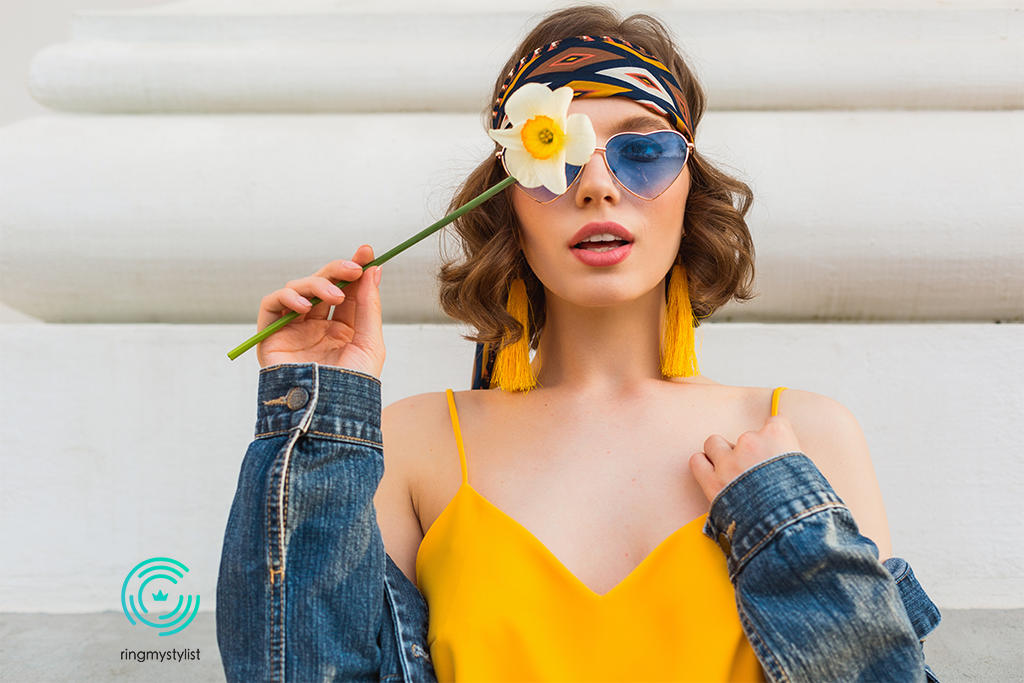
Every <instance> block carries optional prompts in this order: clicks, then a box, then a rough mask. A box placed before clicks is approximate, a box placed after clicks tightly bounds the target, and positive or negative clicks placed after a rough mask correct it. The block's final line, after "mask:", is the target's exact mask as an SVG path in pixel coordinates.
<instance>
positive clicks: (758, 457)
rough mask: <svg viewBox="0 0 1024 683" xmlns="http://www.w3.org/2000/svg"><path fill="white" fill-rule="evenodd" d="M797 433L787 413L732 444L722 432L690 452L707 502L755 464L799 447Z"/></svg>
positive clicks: (691, 469) (695, 474)
mask: <svg viewBox="0 0 1024 683" xmlns="http://www.w3.org/2000/svg"><path fill="white" fill-rule="evenodd" d="M799 450H800V444H799V442H798V441H797V440H796V434H794V433H793V428H792V427H791V426H790V424H789V420H787V419H786V418H784V417H769V418H768V419H767V420H765V423H764V427H762V428H761V429H759V430H757V431H756V432H754V431H750V432H744V433H743V434H741V435H740V437H739V438H738V439H736V444H735V445H733V444H731V443H729V442H728V441H726V440H725V439H724V438H723V437H722V436H720V435H719V434H712V435H711V436H709V437H708V439H707V441H705V442H704V452H703V453H694V454H693V455H692V456H690V471H691V472H693V476H694V477H695V478H696V479H697V483H698V484H700V487H701V489H702V490H703V491H704V495H705V496H707V498H708V502H711V501H713V500H714V499H715V496H717V495H718V494H719V493H721V491H722V489H724V488H725V487H726V486H727V485H728V484H729V482H731V481H732V480H733V479H735V478H736V477H738V476H740V474H742V473H743V472H746V471H747V470H749V469H750V468H751V467H753V466H754V465H757V464H759V463H762V462H764V461H765V460H768V459H770V458H774V457H775V456H777V455H782V454H783V453H791V452H793V451H799Z"/></svg>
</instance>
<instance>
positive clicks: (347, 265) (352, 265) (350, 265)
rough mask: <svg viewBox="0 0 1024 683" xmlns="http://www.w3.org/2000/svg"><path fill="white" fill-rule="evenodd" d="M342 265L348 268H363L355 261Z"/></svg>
mask: <svg viewBox="0 0 1024 683" xmlns="http://www.w3.org/2000/svg"><path fill="white" fill-rule="evenodd" d="M341 265H343V266H345V267H346V268H362V266H361V265H359V264H358V263H356V262H355V261H345V262H344V263H342V264H341Z"/></svg>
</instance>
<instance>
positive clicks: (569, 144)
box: [565, 114, 597, 166]
mask: <svg viewBox="0 0 1024 683" xmlns="http://www.w3.org/2000/svg"><path fill="white" fill-rule="evenodd" d="M595 149H597V135H596V134H595V133H594V124H593V123H591V121H590V117H589V116H587V115H586V114H573V115H572V116H570V117H569V118H568V119H566V121H565V161H566V163H569V164H572V165H573V166H583V165H584V164H586V163H587V162H588V161H590V157H592V156H594V150H595Z"/></svg>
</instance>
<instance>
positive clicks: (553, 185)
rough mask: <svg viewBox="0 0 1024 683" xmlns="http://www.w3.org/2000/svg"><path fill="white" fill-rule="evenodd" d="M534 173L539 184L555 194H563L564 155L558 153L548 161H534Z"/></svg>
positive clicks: (564, 188)
mask: <svg viewBox="0 0 1024 683" xmlns="http://www.w3.org/2000/svg"><path fill="white" fill-rule="evenodd" d="M534 161H535V162H536V163H534V171H535V172H536V175H537V178H538V179H539V180H540V184H541V185H543V186H544V187H546V188H548V189H549V190H551V191H552V192H554V193H555V194H564V193H565V190H566V189H567V188H566V185H565V154H564V153H562V152H559V153H558V154H555V155H553V156H552V157H551V158H550V159H545V160H543V161H539V160H536V159H535V160H534Z"/></svg>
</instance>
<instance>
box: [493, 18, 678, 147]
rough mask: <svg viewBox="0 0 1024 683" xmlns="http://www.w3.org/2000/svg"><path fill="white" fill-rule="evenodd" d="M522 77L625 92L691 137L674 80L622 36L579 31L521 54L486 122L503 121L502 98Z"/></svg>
mask: <svg viewBox="0 0 1024 683" xmlns="http://www.w3.org/2000/svg"><path fill="white" fill-rule="evenodd" d="M524 83H541V84H543V85H546V86H547V87H549V88H551V89H552V90H555V89H557V88H561V87H563V86H566V85H567V86H570V87H571V88H572V89H573V90H574V91H575V95H574V97H628V98H629V99H631V100H634V101H636V102H638V103H639V104H642V105H643V106H645V107H647V108H648V109H650V110H652V111H654V112H655V113H657V114H659V115H661V116H664V117H666V118H667V119H668V120H669V121H671V122H672V124H673V125H674V126H675V128H676V130H678V131H679V132H680V133H682V134H683V137H685V138H686V139H687V140H688V141H689V142H693V132H692V126H691V123H690V111H689V109H688V108H687V106H686V99H685V98H684V97H683V93H682V90H681V89H680V88H679V82H678V81H677V80H676V78H675V76H673V75H672V73H671V72H670V71H669V70H668V69H667V68H666V67H665V65H664V64H662V63H661V62H660V61H658V60H657V59H656V58H655V57H653V56H652V55H650V54H648V53H647V52H645V51H644V50H643V49H642V48H640V47H637V46H636V45H633V44H632V43H628V42H626V41H624V40H618V39H616V38H609V37H607V36H600V37H595V36H578V37H576V38H566V39H563V40H556V41H555V42H553V43H551V44H550V45H548V46H547V47H539V48H537V49H536V50H534V51H533V52H532V53H530V54H529V55H527V56H526V57H523V59H522V60H520V62H519V64H518V65H517V66H516V67H515V68H514V69H513V70H512V71H511V72H510V73H509V75H508V78H506V79H505V83H504V84H503V85H502V86H501V94H500V95H499V96H498V100H497V101H496V102H495V103H494V110H493V113H492V117H491V127H492V128H494V129H496V130H500V129H501V128H504V127H505V126H506V125H507V124H508V117H507V116H506V115H505V102H506V101H507V100H508V98H509V95H511V94H512V93H513V92H515V90H516V89H517V88H519V87H520V86H521V85H523V84H524Z"/></svg>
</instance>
